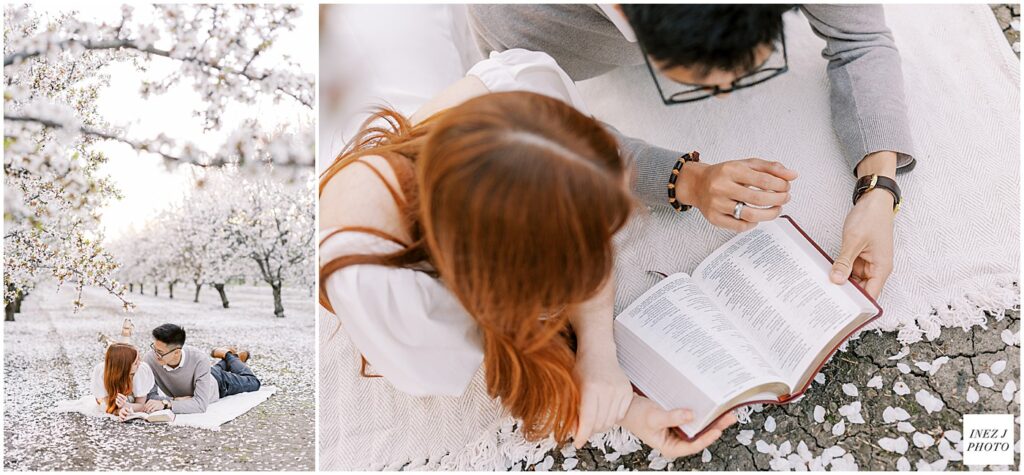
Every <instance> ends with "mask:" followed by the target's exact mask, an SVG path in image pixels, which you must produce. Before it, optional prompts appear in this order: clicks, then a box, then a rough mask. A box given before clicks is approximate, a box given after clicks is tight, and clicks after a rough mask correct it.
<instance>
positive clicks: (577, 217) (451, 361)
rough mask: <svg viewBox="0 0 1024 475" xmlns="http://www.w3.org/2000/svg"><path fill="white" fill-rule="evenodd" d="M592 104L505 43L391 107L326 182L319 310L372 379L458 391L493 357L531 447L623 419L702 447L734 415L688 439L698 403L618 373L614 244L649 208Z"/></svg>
mask: <svg viewBox="0 0 1024 475" xmlns="http://www.w3.org/2000/svg"><path fill="white" fill-rule="evenodd" d="M581 110H582V111H585V107H584V105H583V104H582V101H581V100H580V99H579V95H578V94H577V93H576V91H575V86H574V85H573V84H572V82H571V81H570V80H569V79H568V77H567V76H566V75H565V73H564V72H562V71H561V70H560V69H559V68H558V66H557V65H556V64H555V63H554V61H553V60H552V59H551V58H550V57H549V56H547V55H546V54H543V53H533V52H528V51H524V50H510V51H506V52H503V53H500V54H495V55H492V57H491V59H488V60H486V61H483V62H481V63H478V64H477V65H476V66H475V67H474V68H473V69H471V70H470V72H469V74H468V75H467V76H466V77H465V78H464V79H462V80H461V81H459V82H458V83H456V84H455V85H453V86H452V87H450V88H449V89H447V90H445V91H444V92H442V93H441V94H440V95H439V96H438V97H436V98H435V99H434V100H432V101H431V102H429V103H428V104H426V105H424V106H423V107H422V108H421V109H420V110H419V111H418V112H417V113H416V114H414V115H413V116H412V117H410V118H407V117H404V116H403V115H401V114H399V113H397V112H394V111H390V110H386V109H385V110H381V111H379V112H378V113H377V114H376V115H374V116H373V117H372V118H371V119H370V120H369V121H367V123H366V125H365V126H364V128H363V130H362V131H361V132H360V133H359V134H358V135H357V136H356V138H355V139H354V140H352V141H351V142H350V146H349V147H348V148H347V149H346V150H344V151H343V152H342V153H341V155H340V156H339V157H338V158H337V160H336V161H335V162H334V163H333V164H331V165H330V166H329V167H328V168H327V169H326V170H325V171H324V173H323V175H322V176H321V182H320V226H321V243H320V259H321V261H320V284H321V285H320V291H321V294H320V300H321V303H322V305H323V306H324V307H325V308H327V309H329V310H330V311H331V312H332V313H334V314H335V315H336V316H337V317H338V318H339V320H340V324H341V325H342V326H343V327H344V328H345V329H346V331H347V333H348V335H349V337H350V338H351V339H352V341H353V343H354V344H355V346H356V348H358V350H359V351H360V352H361V353H362V355H363V358H364V359H363V374H364V376H382V377H384V378H385V379H387V380H388V381H389V382H390V383H391V384H392V385H393V386H394V387H395V388H397V389H399V390H401V391H404V392H407V393H410V394H413V395H418V396H428V395H451V396H457V395H460V394H462V393H463V392H464V390H465V389H466V387H467V385H468V384H469V381H470V380H471V379H472V377H473V375H474V374H475V373H476V371H477V369H478V368H479V367H480V365H481V363H482V364H483V366H484V370H485V377H486V382H487V388H488V391H489V393H490V395H491V396H492V397H495V398H499V399H500V400H501V402H502V404H503V405H504V406H505V407H506V408H507V409H508V410H509V411H510V412H511V413H512V415H514V416H516V417H517V418H519V419H520V420H522V424H521V428H522V430H523V433H524V435H525V436H526V437H528V438H531V439H538V438H543V437H546V436H549V435H552V436H554V437H555V439H556V440H558V441H565V440H567V439H568V438H569V437H570V436H572V437H573V438H574V441H575V443H576V445H577V446H582V445H583V444H584V443H586V441H587V439H588V438H589V437H590V435H592V434H594V433H597V432H601V431H604V430H606V429H608V428H610V427H611V426H612V425H615V424H620V425H622V426H624V427H626V428H628V429H629V430H630V431H632V432H633V433H634V434H636V435H637V436H639V437H640V438H641V439H643V440H644V441H645V442H647V443H648V444H649V445H651V446H652V447H655V448H657V449H659V450H661V452H662V453H663V454H665V456H666V457H674V456H680V455H686V454H692V453H695V452H697V451H699V450H701V449H703V448H704V447H706V446H707V445H709V444H710V443H711V442H713V441H714V440H715V439H717V438H718V436H719V435H720V434H721V430H722V429H724V428H725V427H726V426H728V425H729V424H731V423H732V422H733V421H734V419H733V418H732V416H731V415H729V416H726V417H724V418H723V419H722V420H721V421H719V422H718V423H717V424H716V425H715V426H714V427H713V428H712V429H711V430H709V431H707V432H706V433H705V435H703V436H702V437H700V438H699V439H697V440H695V441H692V442H688V441H684V440H682V439H679V438H678V437H677V436H675V435H674V432H672V430H671V428H672V427H674V426H677V425H680V424H682V423H683V422H685V421H686V420H687V419H688V417H689V415H688V412H689V411H686V410H685V409H676V410H673V411H666V410H664V409H662V408H660V407H658V406H657V405H655V404H654V403H652V402H651V401H650V400H648V399H646V398H643V397H641V396H638V395H634V394H633V392H632V389H631V386H630V383H629V381H628V380H627V379H626V377H625V375H624V373H623V372H622V370H621V369H620V368H619V365H618V361H617V358H616V353H615V344H614V341H613V339H612V304H613V288H614V286H613V281H612V268H613V264H614V247H613V243H612V236H613V235H614V234H615V233H616V232H617V231H618V230H619V229H620V228H621V227H622V226H623V225H624V224H625V222H626V221H627V220H628V219H629V216H630V213H631V211H632V209H633V208H634V207H635V206H636V203H635V202H634V200H633V197H632V195H631V194H630V190H629V182H630V172H629V171H628V170H629V169H628V165H627V164H625V163H623V160H622V158H621V156H620V154H619V149H618V144H617V142H616V140H615V139H614V137H613V136H612V135H611V134H610V133H609V132H608V130H606V129H605V127H604V126H603V125H602V124H600V123H599V122H598V121H596V120H594V119H593V118H592V117H590V116H588V115H586V114H585V113H584V112H581ZM321 351H330V349H329V348H321ZM371 373H372V374H371Z"/></svg>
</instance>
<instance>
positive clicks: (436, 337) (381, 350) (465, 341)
mask: <svg viewBox="0 0 1024 475" xmlns="http://www.w3.org/2000/svg"><path fill="white" fill-rule="evenodd" d="M467 76H476V77H477V78H479V79H480V80H481V81H482V82H483V83H484V85H485V86H486V87H487V89H488V90H489V91H491V92H504V91H531V92H536V93H539V94H545V95H548V96H551V97H554V98H557V99H560V100H563V101H565V102H568V103H569V104H571V105H573V106H574V107H576V108H577V109H579V110H580V111H582V112H584V113H587V109H586V107H585V105H584V103H583V100H582V98H581V97H580V94H579V92H578V91H577V89H576V85H575V83H573V82H572V80H571V79H570V78H569V76H568V75H567V74H566V73H565V71H563V70H562V69H561V68H559V67H558V65H557V64H556V63H555V61H554V60H553V59H552V58H551V56H548V55H547V54H546V53H539V52H533V51H526V50H523V49H513V50H507V51H503V52H500V53H499V52H495V53H491V57H490V58H489V59H486V60H483V61H481V62H479V63H477V64H476V65H475V66H473V67H472V68H471V69H470V70H469V72H468V73H467ZM334 231H336V229H324V230H322V231H321V232H320V241H321V243H320V265H321V266H323V265H325V264H326V263H328V262H330V261H331V260H333V259H335V258H337V257H341V256H345V255H353V254H386V253H391V252H394V251H397V250H400V249H401V246H399V245H398V244H396V243H393V242H391V241H388V240H386V239H382V238H380V237H377V236H374V235H372V234H366V233H362V232H352V231H346V232H339V233H336V234H333V235H331V233H332V232H334ZM325 236H330V237H328V238H327V239H326V240H325V239H324V237H325ZM324 284H325V291H326V293H327V298H328V299H329V300H330V303H331V307H333V309H334V313H335V315H337V316H338V318H339V319H340V320H341V325H342V326H343V327H344V329H345V331H346V332H347V333H348V335H349V337H350V338H351V339H352V342H353V344H354V345H355V347H356V348H358V350H359V351H360V352H361V353H362V355H363V356H364V357H365V358H366V360H367V361H368V362H369V363H370V366H369V370H368V371H369V372H371V373H375V374H379V375H381V376H383V377H384V378H385V379H386V380H387V381H388V382H389V383H391V384H392V385H393V386H394V387H395V388H396V389H398V390H400V391H403V392H405V393H408V394H412V395H414V396H435V395H442V396H460V395H462V393H463V392H465V390H466V387H467V386H468V385H469V382H470V380H471V379H472V378H473V375H474V374H475V373H476V371H477V369H478V368H479V367H480V364H481V363H482V362H483V348H482V342H481V338H480V334H479V330H478V328H477V325H476V322H475V321H474V320H473V318H472V317H471V316H470V315H469V314H468V313H467V312H466V310H465V309H464V308H463V307H462V305H461V304H460V303H459V301H458V300H457V299H456V298H455V296H454V295H453V294H452V293H451V292H450V291H448V289H447V288H445V286H444V284H443V283H442V282H440V281H439V280H438V279H435V278H433V277H431V276H430V275H428V274H426V273H424V272H420V271H416V270H411V269H396V268H390V267H384V266H376V265H353V266H348V267H344V268H342V269H340V270H338V271H336V272H334V273H333V274H331V276H330V277H328V278H327V280H326V281H325V283H324Z"/></svg>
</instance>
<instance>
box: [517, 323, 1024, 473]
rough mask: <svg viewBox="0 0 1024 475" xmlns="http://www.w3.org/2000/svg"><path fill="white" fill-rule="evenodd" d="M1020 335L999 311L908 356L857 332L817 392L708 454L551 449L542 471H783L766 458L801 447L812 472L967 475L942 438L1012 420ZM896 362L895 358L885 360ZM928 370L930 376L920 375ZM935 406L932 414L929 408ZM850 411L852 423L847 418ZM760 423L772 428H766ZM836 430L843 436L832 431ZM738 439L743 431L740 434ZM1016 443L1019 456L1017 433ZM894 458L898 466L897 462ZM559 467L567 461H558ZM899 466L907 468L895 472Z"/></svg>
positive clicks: (759, 417)
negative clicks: (966, 423)
mask: <svg viewBox="0 0 1024 475" xmlns="http://www.w3.org/2000/svg"><path fill="white" fill-rule="evenodd" d="M1019 332H1020V312H1019V310H1015V311H1011V312H1007V316H1006V317H1004V318H1002V319H1001V320H996V318H995V317H993V318H990V323H989V328H987V329H982V328H977V327H976V328H975V329H973V330H972V331H969V332H965V331H963V330H961V329H959V328H946V329H943V330H942V333H941V336H940V337H939V338H937V339H936V340H934V341H922V342H918V343H915V344H912V345H910V346H909V347H907V348H908V350H909V352H908V351H905V350H904V351H901V350H903V348H902V347H901V345H900V344H899V343H898V342H897V341H896V337H895V334H893V333H891V332H890V333H878V332H866V333H865V334H862V335H861V336H860V338H859V339H857V340H854V341H851V342H850V343H849V345H848V348H847V351H845V352H838V353H836V355H835V356H834V357H833V358H832V360H831V362H829V363H828V364H827V365H825V367H824V369H823V372H822V374H823V376H824V384H821V383H817V382H816V383H813V384H812V386H811V388H810V389H808V391H807V393H806V395H805V396H804V398H803V399H801V400H800V401H797V402H795V403H792V404H789V405H784V406H765V407H763V408H758V409H760V410H759V411H755V412H752V413H751V414H750V421H749V422H747V423H740V424H737V425H735V426H733V427H731V428H729V429H728V430H726V431H725V432H724V433H723V434H722V437H721V438H720V439H719V440H718V441H717V442H715V443H714V444H713V445H712V446H711V447H710V448H709V450H708V453H707V454H697V455H695V456H691V457H684V458H679V459H676V460H675V461H673V462H668V463H666V462H667V461H665V460H664V459H661V458H660V457H656V455H657V454H654V455H652V454H651V451H650V449H649V448H648V447H646V446H644V447H643V448H642V449H641V450H639V451H636V452H633V453H631V454H622V455H620V454H617V453H616V452H615V451H614V449H613V448H608V447H593V446H591V445H589V444H588V445H587V446H586V447H584V448H583V449H581V450H577V451H575V454H571V450H570V451H568V453H570V454H571V455H572V456H571V457H566V456H565V455H564V454H563V453H562V452H561V451H559V450H554V451H552V452H551V453H549V455H550V456H551V457H552V459H553V464H552V467H551V469H552V470H559V469H562V467H563V464H565V465H564V466H566V467H569V466H572V467H573V468H574V469H576V470H623V469H628V470H705V471H707V470H772V469H786V468H788V467H786V465H787V464H793V465H795V462H796V460H794V461H793V463H791V462H790V461H789V460H788V459H787V460H786V461H785V462H780V461H778V460H775V461H773V459H786V458H788V457H789V456H790V455H792V454H793V453H797V451H798V447H800V446H801V443H803V445H804V446H806V452H805V454H806V455H808V458H809V459H810V460H811V463H812V464H813V463H814V460H815V459H817V461H818V462H817V463H819V464H821V463H823V462H825V461H827V460H828V459H829V458H835V459H840V460H841V459H842V457H843V456H844V455H846V454H850V457H849V459H852V461H854V462H855V463H856V465H857V467H858V468H859V469H860V470H897V469H898V468H907V467H911V468H912V469H914V470H917V469H920V468H928V467H932V468H935V469H941V468H942V467H941V465H942V463H943V462H939V463H938V464H936V465H934V466H933V465H932V464H934V463H935V462H938V461H940V460H947V461H946V462H945V469H946V470H966V469H968V468H967V467H964V466H963V465H962V464H961V463H960V462H959V461H957V460H951V459H956V458H957V455H954V454H953V453H954V452H958V451H957V448H956V444H955V441H952V440H950V439H956V440H959V437H958V436H959V435H960V434H959V431H960V430H961V415H962V414H964V413H986V412H993V413H1013V414H1016V415H1017V416H1019V415H1020V393H1019V391H1018V390H1016V389H1017V388H1016V387H1017V386H1018V384H1019V380H1018V379H1017V375H1019V374H1020V366H1019V361H1020V342H1019V336H1018V337H1016V338H1018V339H1017V340H1013V339H1012V338H1014V337H1013V336H1012V335H1019ZM1006 340H1009V343H1007V341H1006ZM900 354H904V356H902V357H901V358H899V359H892V357H895V356H897V355H900ZM942 356H946V357H948V358H949V359H948V361H945V362H942V360H939V362H938V363H937V364H933V363H934V362H935V361H936V359H939V358H940V357H942ZM999 361H1002V362H1004V363H1000V364H997V365H995V366H996V369H1000V371H998V374H996V371H995V370H993V364H994V363H996V362H999ZM919 363H920V364H921V366H919V365H918V364H919ZM925 364H927V365H929V366H932V367H929V366H925ZM1003 364H1005V366H1003ZM934 366H938V369H936V370H935V371H934V374H929V373H930V372H931V370H932V369H934ZM1000 366H1002V368H1000ZM923 368H927V369H923ZM981 374H985V375H987V376H988V377H990V378H991V379H992V382H991V387H990V388H985V387H983V386H982V385H981V384H979V375H981ZM981 378H982V379H984V378H985V377H984V376H982V377H981ZM873 380H874V381H873ZM1011 381H1012V382H1011ZM898 383H902V384H898ZM846 384H852V385H853V386H852V388H856V393H855V394H856V395H852V394H854V392H853V390H852V388H851V387H850V386H846ZM985 384H986V385H987V384H988V383H987V382H985ZM869 385H870V387H869ZM904 385H905V386H904ZM1007 385H1009V386H1010V388H1011V390H1009V394H1008V396H1009V398H1010V399H1011V400H1010V401H1007V400H1006V399H1005V398H1004V391H1003V390H1004V389H1005V388H1006V387H1007ZM844 386H846V387H844ZM897 386H899V389H897ZM904 388H905V389H904ZM969 388H973V392H976V393H977V398H978V399H977V401H976V402H971V401H974V399H973V396H972V395H969V394H968V393H969V391H970V390H969ZM922 391H923V392H924V393H921V392H922ZM919 393H921V394H919ZM858 403H859V404H858ZM940 403H941V408H938V409H937V406H938V405H939V404H940ZM855 405H859V408H857V407H854V406H855ZM818 406H820V407H821V408H822V409H818V411H819V414H818V418H817V419H816V415H815V410H816V407H818ZM851 407H854V410H853V411H851V410H850V408H851ZM856 409H859V410H856ZM900 409H902V410H904V411H906V413H905V414H903V413H902V412H901V411H900ZM822 410H823V412H821V411H822ZM854 412H855V413H859V415H860V417H859V418H858V417H857V416H855V415H853V414H852V413H854ZM843 414H847V415H843ZM769 419H771V421H772V422H768V421H769ZM852 420H853V421H856V420H862V422H860V423H854V422H851V421H852ZM887 420H888V421H889V422H886V421H887ZM818 421H821V422H818ZM840 424H841V427H842V430H840V428H839V427H837V426H839V425H840ZM768 428H772V429H773V430H771V431H769V430H768ZM741 431H752V432H747V433H745V434H742V435H741ZM915 434H919V435H915ZM1017 436H1018V439H1017V440H1018V449H1019V440H1020V439H1019V434H1017ZM883 438H891V439H896V440H895V441H894V442H893V443H894V444H896V445H897V447H895V448H894V447H891V446H889V445H888V444H887V443H886V444H885V447H882V446H881V445H882V444H880V442H879V441H880V440H881V439H883ZM900 438H903V440H904V441H905V442H906V447H898V445H900V444H902V442H899V440H898V439H900ZM740 439H743V440H740ZM943 439H945V442H944V441H943ZM761 441H763V442H761ZM915 441H916V442H917V444H915ZM744 442H745V443H744ZM787 445H788V448H787V447H786V446H787ZM940 445H941V446H944V447H943V448H940ZM836 447H838V448H836ZM901 449H902V450H901ZM894 450H895V451H894ZM959 452H962V450H960V451H959ZM777 454H778V455H777ZM797 455H798V456H799V454H797ZM1018 457H1019V455H1018ZM901 458H904V459H905V462H901V461H900V459H901ZM567 459H575V460H569V461H568V462H566V460H567ZM822 459H825V460H822ZM849 459H848V460H847V461H843V462H836V463H834V464H833V465H831V466H828V465H827V464H825V466H823V467H820V468H827V469H837V468H842V467H848V468H852V467H849V466H848V465H845V464H846V463H848V462H849ZM705 460H706V461H705ZM1018 460H1019V459H1018ZM800 461H801V462H804V463H806V461H803V460H800ZM921 461H924V462H925V463H927V464H928V466H927V467H926V466H924V465H922V464H921V463H920V462H921ZM549 462H550V461H549ZM904 463H905V464H907V465H905V466H903V467H901V465H902V464H904ZM811 467H812V468H814V467H813V465H812V466H811ZM524 468H526V469H527V470H529V469H531V468H534V467H532V466H531V467H524ZM820 468H819V469H820Z"/></svg>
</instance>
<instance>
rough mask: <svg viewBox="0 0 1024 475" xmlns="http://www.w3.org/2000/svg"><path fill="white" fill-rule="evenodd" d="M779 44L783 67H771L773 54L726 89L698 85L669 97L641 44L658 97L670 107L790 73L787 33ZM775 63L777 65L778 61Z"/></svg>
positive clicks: (672, 82) (671, 94)
mask: <svg viewBox="0 0 1024 475" xmlns="http://www.w3.org/2000/svg"><path fill="white" fill-rule="evenodd" d="M779 43H781V45H780V46H781V47H777V48H775V51H776V52H778V51H779V50H780V49H781V51H782V64H781V65H770V63H772V62H773V61H772V60H773V59H774V58H775V57H777V56H778V55H777V54H776V53H774V52H773V53H772V55H771V56H769V57H768V59H767V60H765V62H764V63H763V64H761V66H760V67H759V68H758V69H757V70H755V71H753V72H751V73H748V74H746V75H744V76H740V77H738V78H736V80H734V81H733V82H732V85H731V86H730V87H728V88H726V89H722V88H721V87H719V86H717V85H715V86H700V85H697V87H695V88H691V89H686V90H682V91H678V92H672V91H669V92H670V94H669V95H667V96H666V93H665V89H666V88H665V87H663V86H662V84H661V81H660V80H659V79H658V76H660V74H659V73H658V72H657V71H655V69H654V66H653V65H651V60H650V59H649V58H648V57H647V50H645V49H644V47H643V44H640V51H641V52H642V53H643V56H644V62H645V63H647V71H649V72H650V73H651V78H652V79H654V85H655V86H656V87H657V88H658V95H660V96H661V101H662V102H664V103H665V105H667V106H670V105H673V104H683V103H686V102H696V101H701V100H704V99H707V98H709V97H713V96H716V95H718V94H725V93H729V92H733V91H736V90H738V89H743V88H747V87H750V86H756V85H758V84H761V83H763V82H765V81H767V80H769V79H771V78H773V77H776V76H778V75H780V74H782V73H784V72H786V71H789V56H788V55H787V54H786V34H785V33H783V34H782V36H781V37H780V40H779ZM775 62H776V63H777V61H775ZM668 82H669V83H671V84H677V85H678V84H680V83H678V82H676V81H671V80H669V81H668ZM690 86H693V84H690Z"/></svg>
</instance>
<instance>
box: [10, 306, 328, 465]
mask: <svg viewBox="0 0 1024 475" xmlns="http://www.w3.org/2000/svg"><path fill="white" fill-rule="evenodd" d="M181 290H182V291H181V292H179V295H178V298H176V299H174V300H171V299H169V298H167V297H166V294H164V293H161V296H159V297H154V296H151V295H146V296H140V295H138V294H137V293H136V294H133V295H132V296H131V299H132V300H133V301H134V302H135V303H136V304H137V305H138V309H137V310H136V311H135V312H134V314H133V315H132V318H133V320H134V322H135V324H136V337H135V344H136V345H138V346H140V347H141V348H148V345H149V342H150V341H151V339H150V338H149V332H150V331H151V329H152V328H153V327H155V326H157V325H160V324H162V323H176V324H180V325H182V326H184V327H185V329H186V331H187V332H188V339H187V341H186V345H191V346H195V347H197V348H203V349H209V348H212V347H214V346H221V345H226V344H237V345H241V346H243V347H245V348H248V349H250V350H251V351H252V352H253V357H252V359H251V360H250V362H249V363H250V366H251V368H252V370H253V372H254V373H256V375H257V376H258V377H260V379H261V381H262V383H263V385H264V386H276V387H277V388H278V392H277V393H276V394H274V395H273V396H271V397H270V399H268V400H267V401H265V402H264V403H262V404H260V405H259V406H257V407H255V408H254V409H252V410H251V411H249V412H248V413H246V414H243V415H242V416H240V417H238V418H237V419H235V420H232V421H230V422H228V423H226V424H224V425H223V426H221V430H220V431H219V432H214V431H208V430H203V429H194V428H187V427H176V426H167V425H157V424H146V423H142V422H133V423H130V424H122V423H120V422H118V421H115V420H110V419H101V418H93V417H87V416H84V415H82V414H77V413H53V412H49V411H48V409H49V408H51V407H53V405H54V404H55V403H56V402H57V401H60V400H69V399H77V398H79V397H81V396H82V395H84V394H87V393H88V391H89V387H90V386H89V375H90V371H91V369H92V367H93V365H95V364H96V363H97V362H99V361H101V358H102V355H103V349H104V346H103V345H102V344H101V343H100V342H99V341H98V334H99V333H105V334H109V335H114V334H118V333H119V331H120V328H121V319H122V318H123V316H124V314H123V312H122V311H121V309H120V307H119V305H118V304H117V302H116V301H114V299H112V298H110V297H108V296H106V295H104V294H103V293H102V291H99V290H97V289H87V292H86V295H85V299H84V301H85V303H86V305H87V307H86V308H85V309H83V310H82V311H80V312H79V313H78V314H72V312H71V308H72V307H71V303H70V302H71V298H72V297H71V291H70V289H65V290H63V291H62V292H60V293H54V292H53V291H52V289H48V290H47V289H40V290H37V291H36V292H35V293H34V294H32V295H30V296H29V297H28V299H27V300H26V301H25V303H24V304H23V312H22V313H21V314H19V315H17V319H16V321H15V322H6V323H5V324H4V381H5V386H4V409H5V411H4V449H5V450H4V465H3V466H4V469H5V470H162V471H177V470H210V471H222V470H235V471H237V470H313V469H315V443H314V441H315V431H314V427H315V407H314V405H315V402H314V392H315V391H314V390H315V353H314V351H315V350H314V341H315V336H314V328H315V327H314V325H313V324H314V316H313V315H314V314H313V298H312V297H310V296H309V294H308V292H306V291H297V290H296V291H288V292H287V293H286V296H285V302H284V303H285V310H286V317H285V318H280V319H279V318H275V317H274V316H273V304H272V300H271V294H270V289H269V288H234V289H233V288H230V287H229V288H228V297H229V299H230V300H231V307H232V308H230V309H223V308H220V303H219V299H218V297H217V295H216V292H214V291H213V290H212V289H211V290H205V291H204V293H203V294H202V296H201V299H200V303H192V301H191V300H192V299H191V293H190V292H187V291H184V290H185V289H181ZM186 294H187V296H186Z"/></svg>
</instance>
